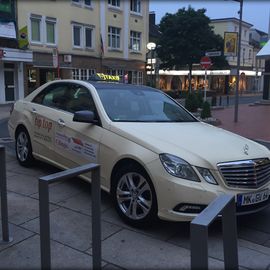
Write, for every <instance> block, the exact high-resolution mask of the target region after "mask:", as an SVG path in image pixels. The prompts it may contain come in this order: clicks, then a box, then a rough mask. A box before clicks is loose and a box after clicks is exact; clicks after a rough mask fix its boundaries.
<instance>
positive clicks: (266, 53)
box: [256, 40, 270, 59]
mask: <svg viewBox="0 0 270 270" xmlns="http://www.w3.org/2000/svg"><path fill="white" fill-rule="evenodd" d="M256 56H257V57H258V58H264V59H268V58H269V59H270V40H268V42H267V43H266V44H265V45H264V46H263V48H262V49H261V50H260V51H259V52H258V53H257V55H256Z"/></svg>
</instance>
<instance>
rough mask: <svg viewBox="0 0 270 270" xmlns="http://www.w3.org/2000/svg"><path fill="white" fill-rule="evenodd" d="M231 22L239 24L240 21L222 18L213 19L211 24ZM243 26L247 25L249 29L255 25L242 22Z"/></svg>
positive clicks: (232, 18) (233, 18)
mask: <svg viewBox="0 0 270 270" xmlns="http://www.w3.org/2000/svg"><path fill="white" fill-rule="evenodd" d="M231 21H234V22H236V23H239V22H240V20H239V19H237V18H235V17H230V18H220V19H212V20H211V23H215V22H231ZM242 24H245V25H246V26H247V27H252V26H253V24H251V23H248V22H245V21H243V20H242Z"/></svg>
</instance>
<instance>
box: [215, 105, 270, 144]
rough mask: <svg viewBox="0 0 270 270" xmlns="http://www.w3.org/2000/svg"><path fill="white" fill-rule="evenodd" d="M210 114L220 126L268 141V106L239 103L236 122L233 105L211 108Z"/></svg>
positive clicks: (269, 133)
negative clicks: (235, 120) (218, 121)
mask: <svg viewBox="0 0 270 270" xmlns="http://www.w3.org/2000/svg"><path fill="white" fill-rule="evenodd" d="M212 116H213V117H215V118H217V119H219V120H220V121H221V125H219V126H218V127H220V128H224V129H226V130H229V131H232V132H234V133H237V134H239V135H241V136H244V137H247V138H249V139H253V140H260V141H266V142H269V143H270V106H263V105H257V106H254V105H253V106H251V105H247V104H245V105H239V107H238V122H237V123H235V122H234V106H233V107H229V108H224V109H220V110H213V111H212Z"/></svg>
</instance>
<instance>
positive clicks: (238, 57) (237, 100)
mask: <svg viewBox="0 0 270 270" xmlns="http://www.w3.org/2000/svg"><path fill="white" fill-rule="evenodd" d="M234 1H236V2H239V3H240V11H239V34H238V51H237V67H236V75H237V80H236V89H235V105H234V122H238V103H239V81H240V74H239V72H240V58H241V36H242V16H243V2H244V0H234Z"/></svg>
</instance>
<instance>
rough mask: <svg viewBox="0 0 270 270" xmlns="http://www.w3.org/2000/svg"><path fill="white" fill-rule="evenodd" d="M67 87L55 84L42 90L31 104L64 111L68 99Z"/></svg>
mask: <svg viewBox="0 0 270 270" xmlns="http://www.w3.org/2000/svg"><path fill="white" fill-rule="evenodd" d="M67 93H68V87H67V85H66V84H62V83H59V84H55V85H52V86H49V87H47V88H46V89H44V90H43V91H42V92H41V93H40V94H38V95H37V96H36V97H35V98H34V100H33V102H34V103H38V104H41V105H44V106H48V107H53V108H56V109H61V110H64V109H65V104H66V102H67V99H68V95H67Z"/></svg>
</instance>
